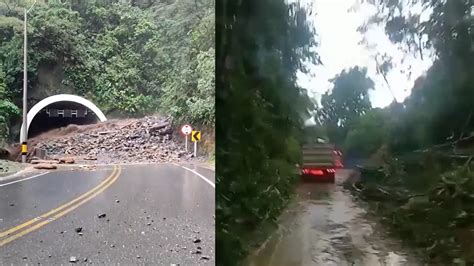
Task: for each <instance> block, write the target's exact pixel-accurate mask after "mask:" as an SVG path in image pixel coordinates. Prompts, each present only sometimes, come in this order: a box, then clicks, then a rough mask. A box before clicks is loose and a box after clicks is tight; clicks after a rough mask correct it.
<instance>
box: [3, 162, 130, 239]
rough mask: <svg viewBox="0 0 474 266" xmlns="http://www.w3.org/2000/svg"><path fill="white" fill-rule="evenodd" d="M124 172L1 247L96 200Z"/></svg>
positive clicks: (13, 237) (12, 237)
mask: <svg viewBox="0 0 474 266" xmlns="http://www.w3.org/2000/svg"><path fill="white" fill-rule="evenodd" d="M121 172H122V170H121V169H120V168H119V169H118V171H117V172H116V174H115V175H114V176H113V177H112V179H110V182H108V183H107V184H106V185H104V186H103V187H102V188H100V189H99V190H97V191H95V192H94V193H93V194H91V195H89V197H87V198H85V199H83V200H82V201H80V202H78V203H77V204H75V205H73V206H71V207H69V208H68V209H66V210H64V211H62V212H60V213H58V214H55V215H53V216H52V217H51V218H50V219H47V220H45V221H42V222H40V223H37V224H35V225H33V226H31V227H29V228H27V229H26V230H23V231H21V232H19V233H18V234H15V235H12V236H10V237H8V238H5V239H4V240H1V241H0V247H1V246H3V245H6V244H8V243H10V242H12V241H13V240H15V239H18V238H20V237H22V236H24V235H26V234H28V233H30V232H33V231H35V230H37V229H39V228H41V227H43V226H44V225H46V224H48V223H50V222H52V221H54V220H56V219H58V218H60V217H62V216H64V215H66V214H67V213H69V212H71V211H72V210H74V209H76V208H77V207H79V206H81V205H82V204H84V203H86V202H88V201H89V200H91V199H92V198H94V197H95V196H97V195H98V194H100V193H102V192H103V191H104V190H106V189H107V188H108V187H110V186H111V185H112V184H113V183H114V182H115V181H116V180H117V179H118V177H119V176H120V173H121Z"/></svg>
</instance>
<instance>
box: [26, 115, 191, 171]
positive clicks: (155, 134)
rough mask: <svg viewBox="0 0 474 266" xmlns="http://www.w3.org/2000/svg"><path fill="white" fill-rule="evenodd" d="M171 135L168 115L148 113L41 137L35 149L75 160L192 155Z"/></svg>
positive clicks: (165, 159) (138, 159) (167, 159)
mask: <svg viewBox="0 0 474 266" xmlns="http://www.w3.org/2000/svg"><path fill="white" fill-rule="evenodd" d="M172 136H173V129H172V127H171V121H170V120H169V119H167V118H161V117H145V118H142V119H136V120H128V121H125V122H124V121H122V122H121V123H109V124H107V126H104V125H99V126H97V127H89V128H87V130H85V131H80V130H79V131H77V132H72V133H69V134H67V135H64V136H55V137H52V138H47V139H42V140H41V141H39V142H38V143H35V146H34V147H33V149H35V148H36V149H40V150H43V151H45V153H46V155H47V157H48V158H51V159H57V158H64V157H65V156H72V157H74V158H76V162H77V161H95V162H99V163H119V162H120V163H128V162H176V161H179V160H180V159H183V158H185V159H190V158H191V156H192V154H190V153H186V152H184V148H183V147H182V146H183V145H182V144H181V145H180V144H178V142H177V141H175V140H173V137H172Z"/></svg>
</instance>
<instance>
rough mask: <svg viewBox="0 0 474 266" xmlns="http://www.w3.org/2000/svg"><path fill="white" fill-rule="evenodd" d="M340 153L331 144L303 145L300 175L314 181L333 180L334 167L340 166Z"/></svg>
mask: <svg viewBox="0 0 474 266" xmlns="http://www.w3.org/2000/svg"><path fill="white" fill-rule="evenodd" d="M342 167H343V165H342V153H341V152H340V151H339V150H336V149H335V147H334V145H332V144H323V143H319V144H313V145H305V146H303V165H302V167H301V175H302V177H303V178H304V179H306V180H310V181H316V182H331V183H332V182H334V180H335V175H336V169H338V168H342Z"/></svg>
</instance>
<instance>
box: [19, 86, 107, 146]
mask: <svg viewBox="0 0 474 266" xmlns="http://www.w3.org/2000/svg"><path fill="white" fill-rule="evenodd" d="M106 120H107V118H106V117H105V115H104V113H103V112H102V111H101V110H100V109H99V108H98V107H97V106H96V105H95V104H94V103H92V102H91V101H89V100H87V99H85V98H83V97H80V96H77V95H72V94H58V95H54V96H50V97H47V98H45V99H43V100H41V101H39V102H38V103H37V104H35V105H34V106H33V107H32V108H31V109H30V110H29V111H28V115H27V136H28V137H29V138H31V137H34V136H36V135H39V134H41V133H43V132H46V131H48V130H51V129H54V128H59V127H63V126H67V125H69V124H76V125H84V124H93V123H96V122H104V121H106ZM23 140H25V138H24V133H23V125H22V127H21V131H20V142H22V141H23Z"/></svg>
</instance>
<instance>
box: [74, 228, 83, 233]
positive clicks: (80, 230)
mask: <svg viewBox="0 0 474 266" xmlns="http://www.w3.org/2000/svg"><path fill="white" fill-rule="evenodd" d="M74 231H76V233H80V232H82V227H77V228H76V229H74Z"/></svg>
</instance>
